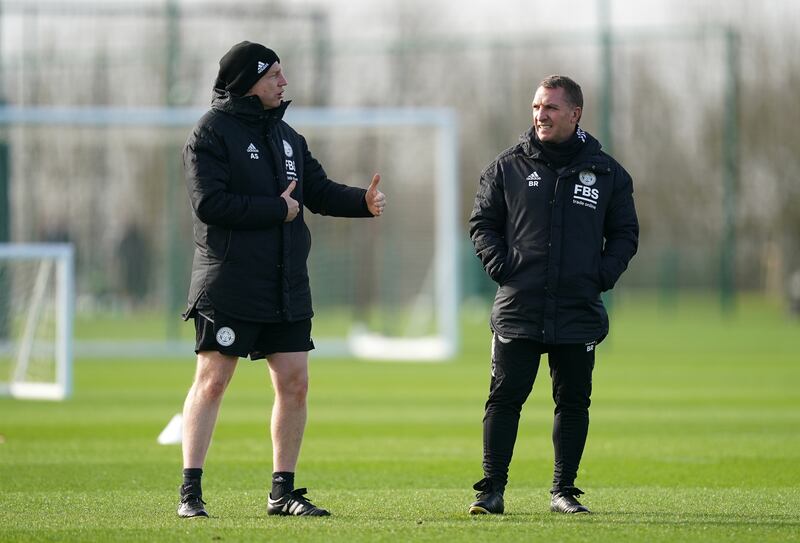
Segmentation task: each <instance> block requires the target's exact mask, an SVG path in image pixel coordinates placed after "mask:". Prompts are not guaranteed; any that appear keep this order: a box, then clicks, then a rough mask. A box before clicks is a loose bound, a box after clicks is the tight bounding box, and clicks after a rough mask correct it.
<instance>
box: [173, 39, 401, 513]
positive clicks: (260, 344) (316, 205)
mask: <svg viewBox="0 0 800 543" xmlns="http://www.w3.org/2000/svg"><path fill="white" fill-rule="evenodd" d="M286 85H287V81H286V76H285V74H284V72H283V69H282V67H281V64H280V59H279V58H278V55H277V54H276V53H275V52H274V51H272V50H271V49H268V48H267V47H265V46H263V45H260V44H258V43H251V42H247V41H244V42H241V43H238V44H236V45H234V46H233V47H232V48H231V49H230V50H229V51H228V52H227V53H226V54H225V55H224V56H223V57H222V59H221V60H220V63H219V74H218V76H217V79H216V82H215V84H214V90H213V98H212V106H211V110H210V111H208V112H207V113H206V114H205V115H204V116H203V117H202V118H201V119H200V121H199V122H198V123H197V125H196V126H195V128H194V130H193V131H192V133H191V135H190V136H189V138H188V140H187V142H186V145H185V147H184V149H183V162H184V170H185V178H186V185H187V189H188V192H189V200H190V201H191V205H192V211H193V222H194V242H195V251H194V262H193V265H192V276H191V286H190V288H189V300H188V308H187V311H186V313H185V314H184V319H189V318H192V319H194V323H195V330H196V337H197V342H196V346H195V352H196V354H197V368H196V373H195V377H194V383H193V384H192V387H191V388H190V390H189V393H188V396H187V398H186V402H185V404H184V409H183V467H184V469H183V484H181V487H180V495H181V496H180V502H179V504H178V515H179V516H181V517H207V516H208V513H207V511H206V509H205V502H204V501H203V493H202V489H201V476H202V473H203V469H202V468H203V464H204V462H205V459H206V454H207V452H208V446H209V443H210V441H211V435H212V433H213V430H214V425H215V423H216V419H217V414H218V413H219V407H220V404H221V402H222V397H223V394H224V392H225V389H226V387H227V385H228V383H229V382H230V379H231V377H232V376H233V373H234V370H235V369H236V364H237V362H238V359H239V357H246V356H249V357H250V358H251V359H252V360H257V359H263V358H266V359H267V362H268V367H269V372H270V376H271V379H272V385H273V388H274V391H275V400H274V405H273V408H272V418H271V425H270V429H271V435H272V450H273V459H272V460H273V473H272V487H271V489H270V492H269V496H268V500H267V502H268V503H267V513H268V514H270V515H299V516H326V515H328V514H329V512H328V511H327V510H325V509H323V508H321V507H317V506H315V505H314V504H313V503H311V501H310V500H309V499H308V498H307V497H305V494H306V489H305V488H295V486H294V474H295V467H296V464H297V459H298V456H299V454H300V445H301V442H302V438H303V432H304V429H305V423H306V413H307V411H306V397H307V391H308V351H310V350H311V349H313V348H314V344H313V342H312V340H311V317H312V316H313V312H312V308H311V291H310V288H309V281H308V270H307V267H306V260H307V258H308V253H309V250H310V247H311V236H310V233H309V230H308V227H307V226H306V224H305V221H304V220H303V213H304V208H305V209H308V210H309V211H311V212H313V213H319V214H323V215H332V216H336V217H373V216H379V215H381V214H382V213H383V210H384V207H385V205H386V201H385V197H384V195H383V194H382V193H381V192H380V191H379V190H378V188H377V185H378V182H379V180H380V176H379V175H377V174H376V175H375V176H374V177H373V179H372V182H371V184H370V186H369V188H368V189H366V190H364V189H361V188H354V187H348V186H345V185H341V184H339V183H336V182H334V181H331V180H330V179H328V176H327V174H326V173H325V170H324V169H323V168H322V166H321V165H320V164H319V162H317V161H316V159H314V157H313V156H312V155H311V153H310V151H309V150H308V146H307V145H306V140H305V139H304V138H303V136H301V135H300V134H298V133H297V132H296V131H295V130H294V129H292V127H290V126H289V125H288V124H286V122H284V121H283V119H282V118H283V115H284V112H285V111H286V108H287V107H288V106H289V102H288V101H284V88H285V87H286Z"/></svg>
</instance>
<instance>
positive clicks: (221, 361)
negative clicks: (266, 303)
mask: <svg viewBox="0 0 800 543" xmlns="http://www.w3.org/2000/svg"><path fill="white" fill-rule="evenodd" d="M238 360H239V359H238V358H237V357H235V356H227V355H224V354H221V353H219V352H217V351H202V352H200V353H198V354H197V372H196V373H195V376H194V383H193V384H192V388H190V389H189V394H188V395H187V396H186V402H184V404H183V467H184V468H202V467H203V464H204V463H205V460H206V454H207V453H208V445H209V443H211V434H212V433H213V432H214V425H215V424H216V423H217V414H218V413H219V406H220V405H221V404H222V396H223V394H225V389H226V388H227V387H228V383H230V381H231V377H233V372H234V370H236V363H237V362H238Z"/></svg>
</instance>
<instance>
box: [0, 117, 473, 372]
mask: <svg viewBox="0 0 800 543" xmlns="http://www.w3.org/2000/svg"><path fill="white" fill-rule="evenodd" d="M206 111H207V109H206V108H194V107H176V108H160V107H146V108H117V107H14V106H4V107H0V126H19V125H37V126H53V125H61V126H65V125H67V126H95V127H109V126H120V127H124V126H140V127H146V126H153V127H190V126H192V125H194V124H195V123H196V122H197V120H198V119H199V118H200V117H201V116H202V115H203V114H204V113H205V112H206ZM286 120H287V122H289V123H290V124H291V125H292V126H294V127H350V128H353V127H373V128H374V127H393V126H420V127H429V128H431V129H433V130H434V131H435V133H436V140H435V141H436V143H435V153H436V172H435V177H434V179H435V187H434V189H435V194H434V200H435V203H434V213H435V214H436V217H435V230H436V231H435V233H434V255H435V256H434V264H433V277H432V281H433V284H434V293H435V300H434V303H435V307H436V333H435V334H434V335H430V336H426V337H419V338H389V337H386V336H381V335H378V334H373V333H362V332H359V331H357V330H354V331H351V333H350V335H349V337H347V338H346V339H344V340H342V341H338V340H336V341H327V340H320V341H319V342H317V341H315V343H316V346H317V348H316V350H315V351H314V352H315V354H316V355H317V356H342V355H351V356H355V357H357V358H364V359H371V360H414V361H439V360H447V359H450V358H452V357H453V356H455V354H456V352H457V350H458V345H459V322H458V302H459V292H460V280H459V271H458V262H459V246H460V240H459V234H458V231H459V227H458V210H459V209H460V206H459V191H458V117H457V115H456V113H455V111H454V110H452V109H449V108H341V109H337V108H300V107H298V108H291V109H289V110H288V111H287V113H286ZM115 343H119V342H115ZM76 349H77V350H78V354H79V355H80V356H82V357H83V356H88V357H102V356H110V355H115V356H136V357H142V356H145V357H146V356H165V355H176V354H183V353H186V352H191V351H192V347H191V346H189V345H188V344H184V343H182V342H174V341H173V342H170V341H163V342H149V343H147V344H145V343H144V342H141V341H137V342H134V343H131V344H130V345H124V346H122V345H111V344H108V343H97V342H96V344H88V343H85V342H78V343H77V345H76Z"/></svg>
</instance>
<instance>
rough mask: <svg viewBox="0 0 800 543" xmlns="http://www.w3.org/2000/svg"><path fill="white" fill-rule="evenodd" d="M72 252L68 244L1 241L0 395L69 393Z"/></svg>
mask: <svg viewBox="0 0 800 543" xmlns="http://www.w3.org/2000/svg"><path fill="white" fill-rule="evenodd" d="M74 283H75V281H74V252H73V248H72V245H71V244H68V243H0V395H4V396H12V397H15V398H25V399H39V400H63V399H65V398H68V397H69V396H70V395H71V394H72V335H73V334H72V328H73V315H74V298H75V287H74Z"/></svg>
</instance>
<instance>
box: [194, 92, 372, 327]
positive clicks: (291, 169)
mask: <svg viewBox="0 0 800 543" xmlns="http://www.w3.org/2000/svg"><path fill="white" fill-rule="evenodd" d="M288 105H289V102H284V103H283V104H282V105H281V106H280V107H278V108H275V109H271V110H264V109H263V107H262V106H261V103H260V101H259V100H258V98H257V97H255V96H248V97H231V95H230V94H229V93H228V92H226V91H223V90H219V89H215V96H214V99H213V101H212V108H211V110H210V111H209V112H208V113H206V114H205V115H204V116H203V117H202V118H201V119H200V121H199V122H198V123H197V126H195V128H194V130H193V131H192V133H191V135H190V136H189V139H188V141H187V142H186V145H185V147H184V149H183V164H184V171H185V176H186V185H187V189H188V191H189V199H190V201H191V204H192V209H193V221H194V240H195V251H194V262H193V265H192V280H191V286H190V288H189V310H188V311H187V312H186V314H185V315H184V317H185V318H188V316H189V315H190V314H191V310H192V308H193V307H194V305H195V304H196V303H197V299H198V298H199V296H200V295H201V294H202V293H203V292H206V294H207V295H208V298H209V299H210V301H211V303H212V305H213V306H214V308H215V309H217V310H219V311H221V312H223V313H226V314H228V315H230V316H233V317H236V318H239V319H243V320H250V321H257V322H278V321H298V320H302V319H306V318H309V317H311V316H312V315H313V311H312V308H311V290H310V288H309V283H308V270H307V267H306V260H307V258H308V253H309V250H310V248H311V235H310V232H309V230H308V227H307V226H306V224H305V221H304V220H303V211H304V209H303V207H304V206H305V207H306V208H308V209H309V210H310V211H312V212H314V213H320V214H323V215H334V216H338V217H371V216H372V215H371V214H370V212H369V210H368V209H367V205H366V201H365V198H364V195H365V193H366V191H365V190H364V189H360V188H354V187H347V186H345V185H340V184H338V183H335V182H333V181H331V180H330V179H328V176H327V174H326V173H325V170H323V168H322V166H321V165H320V164H319V162H317V161H316V160H315V159H314V157H313V156H311V153H310V152H309V150H308V146H307V145H306V140H305V138H303V136H301V135H300V134H298V133H297V132H295V131H294V129H292V128H291V127H290V126H289V125H288V124H286V122H284V121H283V120H282V118H283V114H284V112H285V111H286V108H287V107H288ZM291 181H297V187H296V188H295V189H294V191H293V192H292V197H293V198H294V199H295V200H297V201H298V202H299V204H300V212H299V213H298V215H297V217H295V219H294V220H293V221H291V222H288V223H287V222H284V219H285V218H286V213H287V206H286V201H285V200H284V199H283V198H281V197H280V194H281V193H282V192H283V191H284V190H285V189H286V188H287V187H288V185H289V184H290V182H291Z"/></svg>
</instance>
